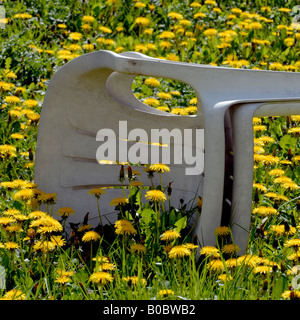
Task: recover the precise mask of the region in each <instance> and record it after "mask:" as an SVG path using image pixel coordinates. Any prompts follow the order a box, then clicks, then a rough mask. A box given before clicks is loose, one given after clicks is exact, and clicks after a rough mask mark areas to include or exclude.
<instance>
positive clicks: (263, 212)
mask: <svg viewBox="0 0 300 320" xmlns="http://www.w3.org/2000/svg"><path fill="white" fill-rule="evenodd" d="M252 213H253V214H258V215H259V216H263V217H266V216H273V215H278V211H277V210H276V209H275V208H273V207H266V206H260V207H257V208H254V209H253V210H252Z"/></svg>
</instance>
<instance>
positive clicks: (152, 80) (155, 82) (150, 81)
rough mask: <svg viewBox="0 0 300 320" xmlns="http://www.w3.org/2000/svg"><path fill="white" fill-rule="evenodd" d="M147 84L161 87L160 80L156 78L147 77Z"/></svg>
mask: <svg viewBox="0 0 300 320" xmlns="http://www.w3.org/2000/svg"><path fill="white" fill-rule="evenodd" d="M145 84H146V85H148V86H150V87H159V86H160V81H159V80H157V79H155V78H147V79H145Z"/></svg>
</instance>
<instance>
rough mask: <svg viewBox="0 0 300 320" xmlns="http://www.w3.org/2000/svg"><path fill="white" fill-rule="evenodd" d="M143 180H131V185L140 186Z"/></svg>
mask: <svg viewBox="0 0 300 320" xmlns="http://www.w3.org/2000/svg"><path fill="white" fill-rule="evenodd" d="M143 185H144V184H143V182H141V181H130V183H129V186H130V187H140V186H143Z"/></svg>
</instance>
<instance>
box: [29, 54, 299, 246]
mask: <svg viewBox="0 0 300 320" xmlns="http://www.w3.org/2000/svg"><path fill="white" fill-rule="evenodd" d="M136 75H145V76H153V77H162V78H166V79H175V80H178V81H182V82H185V83H187V84H189V85H190V86H191V87H193V88H194V89H195V91H196V93H197V99H198V113H197V115H196V116H185V117H183V116H176V115H171V114H166V113H164V112H161V111H159V110H156V109H153V108H151V107H149V106H146V105H145V104H143V103H141V102H140V101H139V100H137V99H136V98H135V96H134V95H133V93H132V91H131V82H132V80H133V79H134V77H135V76H136ZM299 79H300V75H299V74H297V73H287V72H276V71H259V70H242V69H229V68H221V67H212V66H204V65H197V64H192V63H180V62H173V61H166V60H159V59H154V58H149V57H146V56H144V55H141V54H138V53H126V54H123V55H118V54H115V53H113V52H109V51H98V52H93V53H89V54H86V55H83V56H80V57H78V58H76V59H74V60H72V61H70V62H69V63H67V64H66V65H64V66H63V67H62V68H61V69H60V70H59V71H58V72H57V73H56V74H55V75H54V76H53V78H52V80H51V81H50V83H49V86H48V89H47V93H46V96H45V100H44V104H43V109H42V114H41V120H40V127H39V134H38V141H37V152H36V166H35V181H36V183H37V184H38V185H39V187H40V189H42V190H43V191H45V192H56V193H57V194H58V200H59V201H58V203H57V204H56V206H55V208H59V207H63V206H71V207H73V208H74V209H75V211H76V216H75V217H74V218H73V219H74V221H78V220H80V219H79V216H83V215H84V214H86V212H88V211H89V212H90V213H91V214H93V216H95V217H96V216H97V207H96V202H95V201H93V200H94V199H92V197H91V196H90V195H88V190H89V188H91V187H94V186H106V185H119V184H120V182H119V181H118V166H115V165H99V164H98V163H97V161H96V159H95V155H96V150H97V148H98V147H99V142H97V141H96V134H97V132H98V130H99V129H101V128H110V129H113V130H114V131H115V132H118V123H119V121H120V120H126V121H127V124H128V132H129V131H130V130H132V129H135V128H143V129H144V130H145V131H146V132H147V133H148V136H150V131H151V129H153V128H158V129H162V128H166V129H168V130H172V129H174V128H178V129H180V130H181V131H183V130H184V129H185V128H190V129H204V145H203V143H200V144H199V145H193V148H194V151H195V150H198V152H199V154H200V151H203V148H204V147H205V153H204V178H203V177H202V175H193V176H191V175H190V176H189V175H185V165H178V164H174V163H171V164H170V167H171V172H170V173H168V174H164V175H163V183H164V184H165V185H166V184H167V183H168V182H169V181H174V182H173V184H172V186H173V190H174V192H173V194H172V203H173V205H175V206H176V205H177V204H178V201H179V199H180V198H183V199H184V200H185V201H188V200H190V199H193V198H195V197H196V196H197V195H198V194H200V195H201V196H202V197H203V206H202V213H201V217H200V220H199V223H198V225H197V230H196V234H197V236H198V239H199V241H200V243H201V244H202V245H213V244H215V241H216V240H215V235H214V230H215V229H216V227H218V226H220V225H221V223H222V220H223V221H224V219H226V217H224V216H223V217H222V212H223V211H224V203H225V202H226V201H224V200H226V199H223V194H224V193H225V192H226V191H228V190H224V182H225V180H226V179H227V178H228V176H229V174H228V172H225V169H226V166H225V159H226V157H225V153H226V151H225V146H226V145H228V146H229V147H231V146H230V144H231V142H230V139H228V138H230V137H232V143H233V145H232V147H233V149H234V157H233V163H234V166H233V177H234V179H233V182H232V199H231V208H232V211H233V212H232V216H231V217H229V218H230V219H231V221H230V222H231V223H232V224H233V236H234V241H235V243H237V244H238V245H239V246H240V248H241V252H244V251H245V249H246V244H247V239H248V234H247V232H245V230H246V231H247V230H248V229H249V221H250V213H251V196H252V179H253V178H252V175H253V133H252V117H253V115H261V114H264V115H288V114H297V113H299V112H297V111H299V106H300V104H297V100H300V88H299V86H298V83H299V82H298V81H299ZM256 110H257V111H256ZM261 110H262V111H263V112H264V113H261V112H262V111H261ZM229 112H230V114H229ZM256 112H257V113H256ZM274 113H275V114H274ZM230 119H232V122H233V125H232V127H231V125H230V122H231V121H230ZM225 137H226V139H225ZM128 143H130V142H128ZM170 148H171V149H172V151H173V148H174V146H173V145H172V144H171V146H170ZM200 171H201V170H199V172H198V173H201V172H200ZM141 179H142V181H143V182H144V183H145V184H149V181H148V180H147V178H146V177H145V178H144V177H142V178H141ZM225 185H226V184H225ZM229 193H230V192H229ZM121 195H122V194H121V191H120V190H115V189H111V190H108V191H107V195H105V196H102V198H101V210H102V212H103V213H110V212H113V208H112V207H111V206H109V201H110V200H111V199H112V198H113V197H116V196H121ZM176 201H177V203H176ZM227 202H228V201H227ZM107 218H108V219H109V220H110V221H111V222H112V221H113V217H111V216H107ZM227 220H228V217H227Z"/></svg>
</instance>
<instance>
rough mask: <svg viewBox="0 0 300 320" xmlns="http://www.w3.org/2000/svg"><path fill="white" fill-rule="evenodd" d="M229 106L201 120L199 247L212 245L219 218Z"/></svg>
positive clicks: (197, 232) (219, 222)
mask: <svg viewBox="0 0 300 320" xmlns="http://www.w3.org/2000/svg"><path fill="white" fill-rule="evenodd" d="M227 107H228V105H227V104H224V105H223V106H222V107H220V108H217V109H213V108H212V110H211V112H208V113H207V114H206V115H205V121H204V146H205V153H204V184H203V206H202V212H201V216H200V219H199V222H198V225H197V227H196V235H197V237H198V240H199V242H200V244H201V245H202V246H207V245H215V244H216V236H215V233H214V231H215V229H216V228H217V227H219V226H220V224H221V219H222V206H223V191H224V170H225V132H224V115H225V111H226V109H227Z"/></svg>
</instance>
